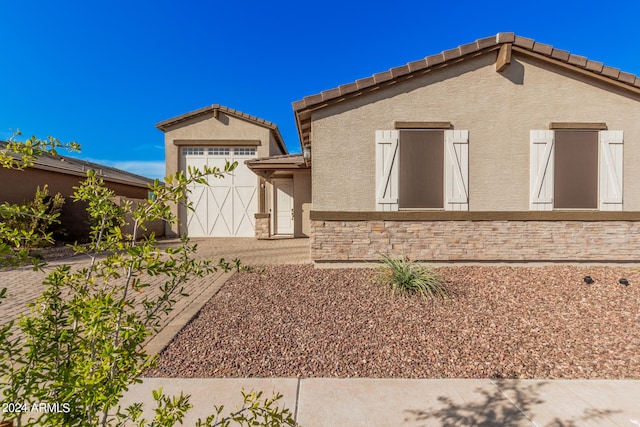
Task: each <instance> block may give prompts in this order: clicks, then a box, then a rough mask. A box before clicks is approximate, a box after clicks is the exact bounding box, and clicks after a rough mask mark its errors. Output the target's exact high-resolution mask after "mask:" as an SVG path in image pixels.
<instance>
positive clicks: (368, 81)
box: [356, 77, 375, 89]
mask: <svg viewBox="0 0 640 427" xmlns="http://www.w3.org/2000/svg"><path fill="white" fill-rule="evenodd" d="M374 83H375V81H374V80H373V77H365V78H364V79H360V80H356V86H358V89H366V88H368V87H369V86H371V85H373V84H374Z"/></svg>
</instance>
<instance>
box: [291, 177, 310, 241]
mask: <svg viewBox="0 0 640 427" xmlns="http://www.w3.org/2000/svg"><path fill="white" fill-rule="evenodd" d="M293 203H294V205H293V213H294V215H293V221H294V224H293V225H294V227H293V235H294V236H295V237H309V235H310V233H311V228H310V227H311V225H310V220H309V215H310V212H311V173H310V171H309V169H305V170H303V171H299V172H294V173H293Z"/></svg>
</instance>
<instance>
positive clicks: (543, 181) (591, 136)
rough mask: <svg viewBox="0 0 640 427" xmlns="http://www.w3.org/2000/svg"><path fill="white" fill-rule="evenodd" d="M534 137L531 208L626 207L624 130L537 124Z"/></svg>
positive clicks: (531, 163)
mask: <svg viewBox="0 0 640 427" xmlns="http://www.w3.org/2000/svg"><path fill="white" fill-rule="evenodd" d="M530 142H531V149H530V153H531V154H530V181H529V182H530V191H531V193H530V207H529V208H530V209H531V210H553V209H600V210H604V211H621V210H622V189H623V187H622V164H623V162H622V160H623V159H622V152H623V151H622V149H623V132H622V131H608V130H593V129H585V130H577V129H571V130H569V129H562V130H533V131H531V135H530Z"/></svg>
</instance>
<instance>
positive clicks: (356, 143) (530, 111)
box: [312, 52, 640, 211]
mask: <svg viewBox="0 0 640 427" xmlns="http://www.w3.org/2000/svg"><path fill="white" fill-rule="evenodd" d="M495 58H496V53H495V52H493V53H489V54H486V55H483V56H481V57H478V58H475V59H471V60H467V61H465V62H463V63H461V64H458V65H453V66H448V67H446V68H444V69H441V70H434V71H431V72H429V73H427V74H426V75H424V76H421V77H414V78H412V79H410V80H408V81H405V82H401V83H398V84H396V85H394V86H391V87H389V88H386V89H381V90H379V91H375V92H372V93H370V94H366V95H362V96H359V97H356V98H354V99H353V100H349V101H347V102H343V103H340V104H336V105H334V106H330V107H327V108H324V109H322V110H319V111H318V112H316V113H314V114H313V115H312V141H313V142H312V149H313V168H312V174H313V208H314V210H318V211H338V210H352V211H373V210H375V131H376V130H385V129H393V126H394V125H393V123H394V121H396V120H397V121H449V122H451V123H452V125H453V128H454V129H458V130H468V131H469V159H470V160H469V193H470V194H469V209H470V210H478V211H490V210H528V209H529V145H530V143H529V131H530V130H539V129H540V130H542V129H548V128H549V123H550V122H605V123H606V124H607V126H608V129H609V130H623V131H624V172H623V181H624V190H623V193H624V210H626V211H629V210H632V211H636V210H640V169H639V168H636V167H635V165H636V164H638V162H640V120H638V117H640V102H638V101H639V100H640V96H637V95H630V94H629V92H626V91H624V92H623V91H622V90H621V89H617V88H613V87H612V86H610V85H606V84H604V83H601V82H597V81H595V80H592V79H589V80H585V78H584V77H582V76H580V75H579V74H577V73H574V72H570V71H568V70H566V69H561V68H559V67H556V66H552V65H550V64H548V63H546V62H542V61H539V60H536V59H533V58H530V57H525V56H523V55H521V54H519V53H516V52H514V54H513V57H512V62H511V65H510V66H509V67H508V68H507V69H506V70H505V71H504V72H503V73H497V72H496V71H495ZM587 81H588V82H587ZM595 173H597V171H595Z"/></svg>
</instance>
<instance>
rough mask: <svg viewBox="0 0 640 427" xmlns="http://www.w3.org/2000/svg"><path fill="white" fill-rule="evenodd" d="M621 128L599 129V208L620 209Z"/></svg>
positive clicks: (606, 209)
mask: <svg viewBox="0 0 640 427" xmlns="http://www.w3.org/2000/svg"><path fill="white" fill-rule="evenodd" d="M622 142H623V133H622V131H621V130H609V131H605V130H603V131H600V210H602V211H621V210H622V148H623V144H622Z"/></svg>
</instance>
